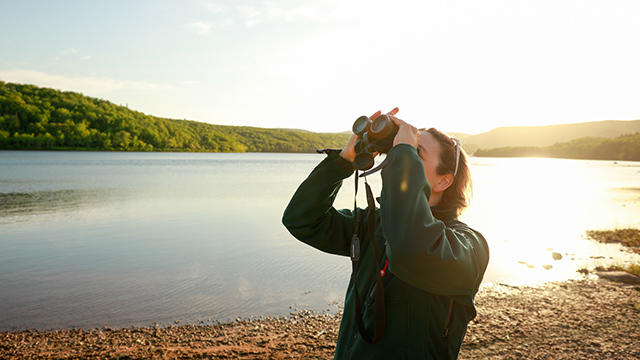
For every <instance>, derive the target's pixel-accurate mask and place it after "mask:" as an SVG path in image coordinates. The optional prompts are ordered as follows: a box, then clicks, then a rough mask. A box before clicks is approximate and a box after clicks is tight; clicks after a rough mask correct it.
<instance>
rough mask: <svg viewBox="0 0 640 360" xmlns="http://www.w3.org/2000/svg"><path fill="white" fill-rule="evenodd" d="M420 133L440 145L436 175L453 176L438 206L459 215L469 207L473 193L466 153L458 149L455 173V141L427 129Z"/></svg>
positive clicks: (436, 131)
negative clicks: (427, 135) (433, 139)
mask: <svg viewBox="0 0 640 360" xmlns="http://www.w3.org/2000/svg"><path fill="white" fill-rule="evenodd" d="M420 131H424V132H427V133H429V134H431V135H432V136H433V137H434V138H435V139H436V140H438V144H439V145H440V156H439V159H438V166H437V167H436V172H437V173H438V175H447V174H451V175H453V183H452V184H451V186H449V187H448V188H447V189H446V190H445V191H444V192H443V193H442V199H441V200H440V203H439V204H438V206H441V207H445V208H455V209H456V213H457V214H458V215H460V214H461V213H462V211H463V210H464V209H465V208H466V207H467V206H469V201H470V200H471V195H472V192H473V182H472V180H471V171H470V169H469V158H468V156H467V153H466V152H465V151H464V149H462V147H461V148H460V158H459V159H458V169H457V171H456V154H457V149H456V148H457V146H458V144H457V143H456V141H455V140H454V139H453V138H452V137H450V136H449V135H447V134H445V133H443V132H442V131H440V130H438V129H435V128H429V129H426V128H425V129H420Z"/></svg>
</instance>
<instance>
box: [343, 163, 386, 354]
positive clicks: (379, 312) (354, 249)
mask: <svg viewBox="0 0 640 360" xmlns="http://www.w3.org/2000/svg"><path fill="white" fill-rule="evenodd" d="M380 165H381V166H382V164H380ZM381 166H379V168H382V167H381ZM385 166H386V165H385ZM378 170H379V169H378ZM376 171H377V170H376ZM363 175H364V174H363ZM355 182H356V183H355V192H356V195H357V193H358V172H357V171H356V176H355ZM364 184H365V189H366V192H367V205H368V221H367V223H368V224H367V225H368V226H367V232H368V235H369V243H370V244H371V246H372V247H373V251H372V253H373V257H374V259H375V263H374V264H375V266H376V271H375V273H376V287H375V296H376V299H375V305H374V312H375V321H374V331H373V338H372V337H371V335H369V331H367V328H366V327H365V325H364V321H363V320H362V303H361V300H360V294H359V292H358V283H357V282H356V277H357V274H358V265H359V262H360V241H359V239H358V226H359V224H358V223H359V221H358V207H357V206H356V205H357V204H356V200H355V196H354V204H353V205H354V214H355V215H354V221H355V227H354V234H353V238H352V239H351V264H352V267H353V271H352V273H351V276H352V279H353V289H354V291H355V295H356V304H355V310H356V312H355V317H356V323H357V325H358V332H359V333H360V336H362V338H363V339H364V341H366V342H367V343H368V344H375V343H377V342H379V341H380V340H381V339H382V336H383V335H384V328H385V317H386V314H385V305H384V285H383V283H382V274H381V273H380V268H379V267H378V264H379V263H380V261H379V259H378V249H377V246H376V242H375V225H376V212H375V200H374V198H373V192H372V191H371V187H370V186H369V183H367V180H366V178H365V182H364Z"/></svg>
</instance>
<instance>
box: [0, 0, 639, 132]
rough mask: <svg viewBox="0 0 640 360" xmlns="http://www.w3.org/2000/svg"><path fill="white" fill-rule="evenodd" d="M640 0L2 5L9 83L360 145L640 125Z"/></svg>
mask: <svg viewBox="0 0 640 360" xmlns="http://www.w3.org/2000/svg"><path fill="white" fill-rule="evenodd" d="M639 19H640V1H638V0H629V1H617V0H599V1H592V0H576V1H564V0H551V1H547V0H532V1H529V0H488V1H484V0H465V1H456V0H443V1H430V0H422V1H403V0H393V1H389V0H387V1H375V0H356V1H350V0H319V1H303V0H273V1H249V0H223V1H207V0H180V1H178V0H174V1H170V0H144V1H135V0H126V1H125V0H109V1H91V0H78V1H65V0H56V1H49V0H41V1H35V0H20V1H17V0H0V20H1V21H0V80H2V81H6V82H17V83H28V84H35V85H38V86H44V87H52V88H55V89H60V90H69V91H76V92H81V93H83V94H85V95H88V96H92V97H97V98H102V99H106V100H109V101H112V102H113V103H116V104H120V105H128V106H129V108H130V109H133V110H138V111H141V112H144V113H147V114H150V115H154V116H159V117H168V118H175V119H189V120H197V121H204V122H209V123H214V124H223V125H249V126H259V127H268V128H276V127H286V128H302V129H307V130H312V131H323V132H324V131H327V132H335V131H345V130H349V129H350V128H351V124H352V123H353V120H355V119H356V118H357V117H358V116H360V115H363V114H366V115H369V114H371V113H373V112H374V111H376V110H378V109H380V110H383V111H387V110H390V109H391V108H393V107H394V106H398V107H399V108H400V112H399V113H398V116H399V117H401V118H403V119H405V120H407V121H409V122H410V123H413V124H415V125H417V126H420V127H423V126H424V127H431V126H435V127H438V128H440V129H442V130H445V131H459V132H468V133H472V134H475V133H480V132H483V131H488V130H491V129H493V128H495V127H499V126H521V125H547V124H553V123H572V122H584V121H598V120H608V119H615V120H632V119H640V22H639Z"/></svg>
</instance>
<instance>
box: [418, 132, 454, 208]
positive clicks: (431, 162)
mask: <svg viewBox="0 0 640 360" xmlns="http://www.w3.org/2000/svg"><path fill="white" fill-rule="evenodd" d="M418 156H420V159H422V165H423V166H424V174H425V176H426V177H427V181H428V182H429V185H430V186H431V197H430V198H429V205H431V206H435V205H437V204H438V202H440V197H441V196H439V195H441V193H442V191H444V190H446V188H447V187H448V186H447V187H444V189H443V188H442V185H443V180H444V179H443V177H444V176H445V175H439V174H438V172H437V171H436V169H437V167H438V164H439V162H440V143H439V142H438V140H437V139H436V138H435V137H434V136H433V135H431V134H430V133H428V132H426V131H420V144H419V145H418Z"/></svg>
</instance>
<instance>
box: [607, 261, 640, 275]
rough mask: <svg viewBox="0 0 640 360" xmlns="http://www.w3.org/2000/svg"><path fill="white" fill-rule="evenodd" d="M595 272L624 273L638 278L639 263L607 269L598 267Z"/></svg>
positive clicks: (612, 266) (611, 266)
mask: <svg viewBox="0 0 640 360" xmlns="http://www.w3.org/2000/svg"><path fill="white" fill-rule="evenodd" d="M596 270H601V271H624V272H628V273H629V274H633V275H635V276H640V263H635V264H631V265H626V266H623V265H610V266H608V267H598V268H596Z"/></svg>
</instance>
